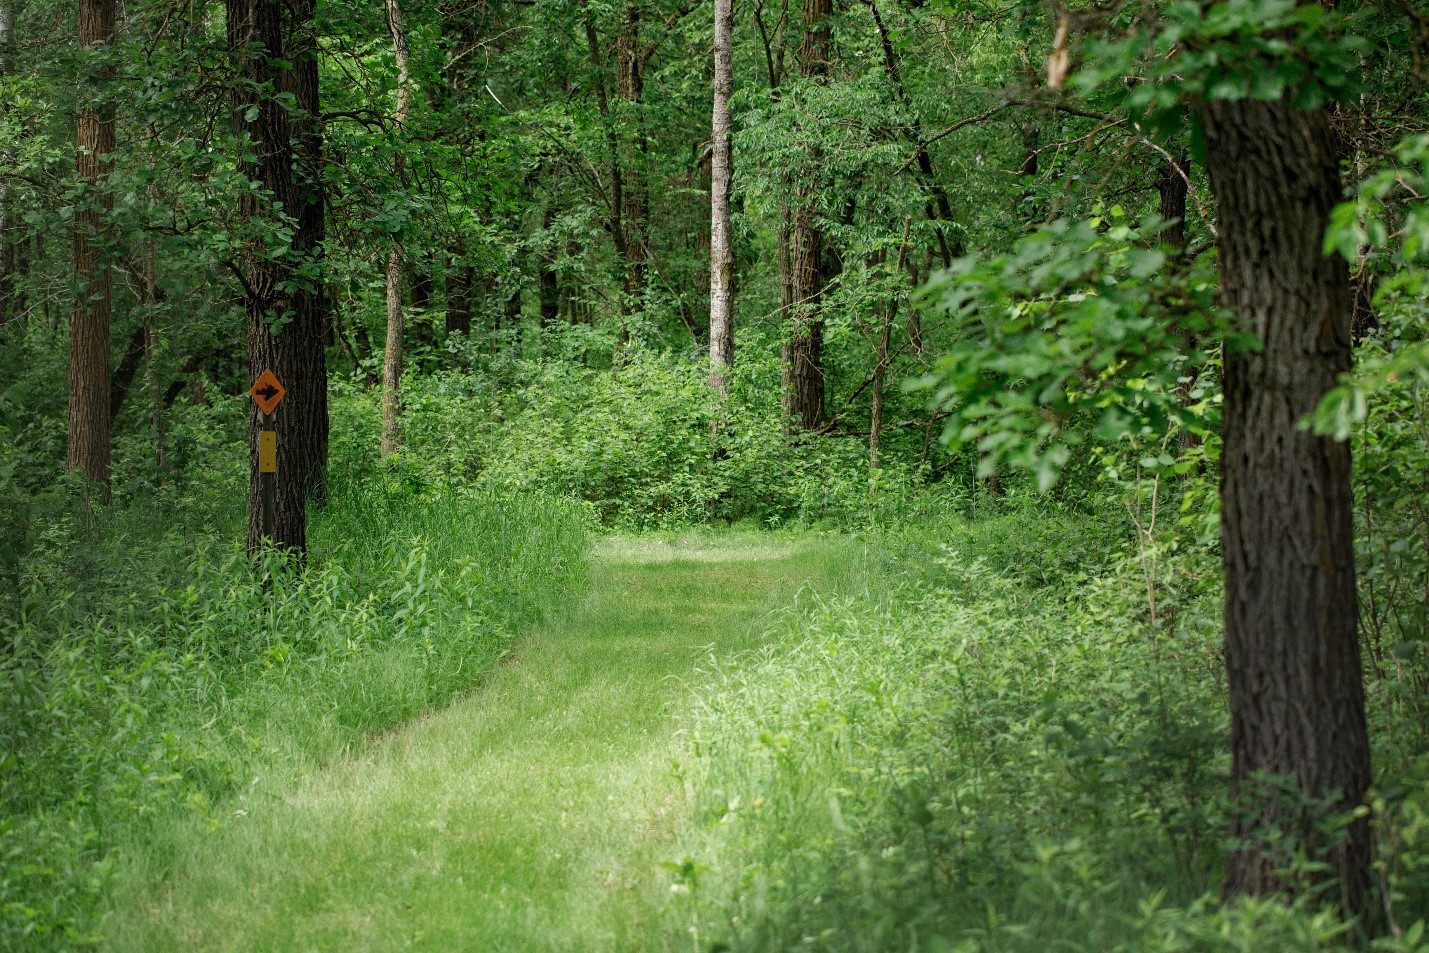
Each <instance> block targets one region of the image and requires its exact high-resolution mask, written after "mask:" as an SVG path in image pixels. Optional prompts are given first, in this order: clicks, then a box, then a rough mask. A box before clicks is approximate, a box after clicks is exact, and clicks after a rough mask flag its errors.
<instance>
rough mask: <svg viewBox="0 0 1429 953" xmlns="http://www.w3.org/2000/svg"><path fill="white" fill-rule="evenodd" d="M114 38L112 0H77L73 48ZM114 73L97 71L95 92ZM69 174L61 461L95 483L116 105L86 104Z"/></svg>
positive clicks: (104, 430) (101, 468) (100, 448)
mask: <svg viewBox="0 0 1429 953" xmlns="http://www.w3.org/2000/svg"><path fill="white" fill-rule="evenodd" d="M113 39H114V0H80V4H79V48H80V49H81V50H92V49H93V48H95V47H102V46H107V45H108V44H109V42H110V41H111V40H113ZM112 78H113V69H112V68H108V67H106V68H104V69H102V70H100V71H99V73H98V75H97V77H96V84H97V86H98V95H99V96H100V97H103V96H105V95H106V93H107V89H106V88H105V87H107V86H108V84H109V83H110V82H111V80H112ZM76 145H77V149H76V152H75V173H76V175H77V176H78V178H79V179H80V181H82V182H84V183H85V185H86V186H87V192H86V195H85V196H84V198H83V199H82V200H81V201H80V202H79V204H78V205H76V207H75V213H74V274H75V282H76V284H77V285H78V286H79V287H80V288H82V289H83V291H82V292H81V296H80V299H79V300H78V301H77V302H75V307H74V311H73V313H72V314H71V317H70V347H69V441H68V450H67V454H66V463H67V464H68V466H69V468H70V469H71V470H74V469H78V470H81V471H83V473H84V475H85V477H86V478H87V479H89V480H90V481H92V482H94V483H108V482H109V452H110V446H109V322H110V313H111V307H112V290H111V280H110V266H109V260H108V257H107V255H106V252H105V250H104V246H105V244H107V242H108V240H109V235H110V232H111V229H110V227H109V224H108V217H109V212H110V210H111V209H113V207H114V200H113V197H112V196H110V195H109V194H108V191H107V180H108V177H109V161H108V156H109V154H110V153H112V152H113V151H114V107H113V105H112V104H111V103H109V102H108V101H107V100H104V99H101V100H100V101H99V102H97V103H95V102H90V103H87V104H86V105H85V106H84V107H83V108H82V109H81V110H80V114H79V120H78V123H77V128H76Z"/></svg>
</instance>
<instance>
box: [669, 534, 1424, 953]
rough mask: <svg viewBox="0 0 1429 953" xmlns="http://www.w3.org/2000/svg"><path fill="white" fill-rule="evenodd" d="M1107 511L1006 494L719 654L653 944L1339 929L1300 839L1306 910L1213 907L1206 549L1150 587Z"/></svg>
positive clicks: (1406, 751)
mask: <svg viewBox="0 0 1429 953" xmlns="http://www.w3.org/2000/svg"><path fill="white" fill-rule="evenodd" d="M1114 526H1115V521H1114V520H1108V519H1107V518H1106V514H1103V515H1102V517H1101V518H1100V519H1098V518H1087V517H1080V518H1077V517H1072V516H1069V515H1065V514H1064V515H1057V514H1055V513H1049V512H1047V511H1045V510H1044V511H1041V512H1038V511H1036V509H1035V508H1033V507H1015V506H1014V507H1013V508H1012V509H1011V511H1010V512H1006V513H1004V514H1003V515H999V516H993V517H990V518H988V519H985V520H982V521H979V522H977V523H971V524H968V523H962V522H960V521H946V520H945V521H944V522H943V523H942V524H941V525H940V526H938V527H936V528H933V529H930V528H929V527H926V526H925V527H922V528H920V529H919V530H917V531H911V532H910V531H905V532H904V533H903V534H902V544H901V545H899V544H897V540H896V539H895V540H894V543H895V545H893V547H892V549H893V551H894V552H898V551H899V550H900V549H901V550H902V552H903V558H902V560H901V562H902V564H903V567H904V569H905V577H906V579H907V581H906V583H905V589H904V590H903V591H902V592H900V593H898V594H897V595H895V596H894V597H892V598H888V597H882V598H879V597H875V598H861V599H840V600H832V601H822V600H815V601H814V602H813V604H811V605H808V606H805V607H803V608H802V609H801V610H799V611H794V612H791V613H790V614H789V615H788V616H787V618H785V619H783V620H781V621H780V622H779V623H777V625H776V630H777V631H778V632H779V633H781V634H779V635H776V637H775V638H773V639H772V640H771V641H772V642H773V643H774V644H776V645H779V644H783V645H786V646H792V647H791V648H785V649H777V650H773V651H770V652H767V653H766V654H765V655H764V656H762V657H761V658H757V659H754V660H745V661H742V662H739V663H735V664H729V665H724V666H722V669H723V672H722V674H723V688H722V690H721V691H719V692H718V693H717V694H715V695H713V696H712V697H711V698H710V699H709V700H708V701H707V702H706V703H705V704H704V705H703V706H702V707H701V708H700V709H699V710H698V711H697V712H696V715H695V719H694V727H693V729H692V732H691V737H690V742H689V748H690V758H691V764H690V765H689V766H687V767H686V769H685V770H687V771H689V772H690V773H691V774H692V775H693V776H695V777H698V779H699V782H698V790H697V793H696V802H697V804H698V820H699V824H698V825H697V826H695V827H693V828H692V829H691V832H690V834H689V836H688V837H687V839H686V844H685V850H686V852H685V853H684V854H683V855H682V856H679V857H676V858H672V859H671V860H670V862H669V863H668V864H667V865H666V866H667V868H668V871H669V889H670V891H671V893H670V899H669V901H668V908H667V914H668V916H667V933H666V940H665V941H663V944H662V945H667V946H668V947H670V948H679V945H678V938H679V937H681V936H683V937H685V939H686V942H689V941H693V946H692V947H691V948H694V949H700V950H709V951H716V950H748V951H763V950H793V949H815V950H837V951H869V953H872V951H884V950H927V951H989V953H993V951H996V953H1004V951H1007V953H1011V951H1021V950H1026V951H1042V950H1048V949H1056V950H1087V951H1091V950H1097V951H1111V950H1118V951H1128V953H1130V951H1152V950H1157V951H1162V950H1164V951H1173V950H1174V951H1193V950H1195V951H1201V950H1204V951H1231V950H1239V951H1251V950H1284V951H1290V950H1296V951H1300V950H1320V949H1340V948H1343V947H1344V946H1345V945H1347V944H1350V943H1352V942H1353V938H1354V936H1355V932H1354V931H1353V930H1352V929H1351V928H1348V927H1346V926H1345V925H1344V924H1342V923H1341V922H1340V921H1339V920H1338V919H1337V918H1336V917H1335V916H1334V915H1333V914H1331V913H1329V912H1327V910H1326V909H1325V907H1326V906H1328V904H1327V903H1326V900H1327V898H1325V897H1324V896H1323V895H1319V894H1317V893H1316V892H1315V891H1314V890H1313V889H1310V887H1309V885H1310V884H1311V883H1313V882H1314V880H1315V878H1314V871H1313V870H1311V869H1309V868H1308V867H1307V866H1306V865H1305V863H1304V860H1303V858H1300V857H1297V855H1296V851H1295V850H1294V846H1293V845H1284V848H1285V849H1284V861H1285V868H1286V870H1287V871H1289V872H1290V876H1291V877H1292V879H1293V880H1295V881H1297V882H1300V883H1301V884H1302V885H1304V886H1305V887H1306V891H1305V892H1304V893H1303V894H1302V895H1301V897H1300V898H1299V900H1298V901H1297V902H1295V903H1293V904H1291V905H1288V906H1287V905H1284V904H1282V903H1281V902H1279V901H1273V902H1241V903H1239V904H1237V905H1235V906H1231V907H1222V906H1221V905H1220V903H1219V881H1220V877H1221V871H1222V869H1223V866H1224V862H1225V856H1226V849H1227V844H1226V837H1225V832H1226V830H1227V829H1228V812H1229V805H1228V803H1227V787H1228V781H1227V777H1228V770H1229V753H1228V750H1227V745H1226V741H1225V739H1226V737H1227V734H1228V730H1229V728H1228V716H1227V712H1226V706H1225V695H1226V689H1225V675H1224V660H1223V658H1222V656H1221V648H1220V628H1219V603H1220V592H1219V581H1218V572H1217V570H1218V568H1219V567H1218V565H1217V563H1218V560H1217V559H1216V558H1215V556H1214V552H1213V551H1211V550H1210V549H1209V548H1208V547H1205V546H1201V547H1191V548H1188V549H1187V550H1185V551H1183V552H1180V553H1177V554H1176V555H1174V556H1173V557H1171V558H1169V559H1166V560H1164V561H1163V563H1162V564H1161V566H1160V569H1159V572H1158V574H1157V575H1156V576H1155V577H1154V579H1153V577H1150V576H1148V575H1147V573H1146V565H1145V557H1146V555H1147V554H1146V551H1145V550H1144V549H1139V548H1137V547H1135V546H1132V545H1129V544H1126V543H1124V544H1123V545H1122V546H1120V547H1119V546H1118V543H1117V536H1118V535H1120V534H1118V533H1116V532H1115V530H1114ZM1122 538H1123V540H1129V537H1122ZM1119 550H1120V551H1119ZM1098 554H1102V555H1098ZM1406 656H1407V653H1404V652H1401V653H1399V659H1400V661H1399V662H1398V663H1396V664H1395V665H1393V666H1391V667H1390V668H1391V669H1392V670H1387V671H1383V672H1381V673H1380V676H1379V677H1376V678H1373V679H1371V682H1370V686H1369V692H1370V705H1371V718H1372V721H1373V723H1374V724H1375V725H1376V726H1377V731H1376V735H1375V737H1376V745H1377V747H1376V769H1377V776H1378V784H1377V789H1376V793H1375V798H1376V802H1375V824H1376V835H1377V839H1378V842H1379V861H1378V867H1377V878H1378V881H1379V887H1380V890H1381V903H1382V910H1383V916H1384V919H1385V924H1384V930H1385V933H1384V936H1383V937H1382V938H1381V939H1378V940H1376V941H1374V948H1375V949H1385V950H1423V949H1429V944H1426V941H1425V935H1424V931H1425V926H1426V923H1425V919H1424V918H1425V915H1426V911H1429V866H1426V865H1425V863H1424V859H1423V858H1424V856H1425V852H1426V849H1429V757H1426V756H1425V751H1426V737H1425V735H1424V733H1423V730H1422V728H1420V729H1418V730H1414V729H1411V728H1410V727H1409V724H1412V723H1413V719H1414V714H1415V709H1416V707H1417V703H1407V698H1408V696H1410V695H1412V694H1414V689H1413V686H1414V685H1415V684H1416V683H1417V680H1418V679H1421V678H1422V670H1420V669H1418V668H1417V667H1415V666H1414V665H1413V664H1406V663H1405V661H1404V659H1405V657H1406ZM1421 701H1422V698H1421ZM1391 725H1393V726H1396V727H1394V728H1391V727H1390V726H1391ZM1324 823H1325V824H1327V825H1329V826H1334V825H1335V824H1336V823H1338V819H1337V818H1334V817H1333V816H1326V817H1325V818H1324Z"/></svg>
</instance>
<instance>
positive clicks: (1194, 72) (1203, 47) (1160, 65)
mask: <svg viewBox="0 0 1429 953" xmlns="http://www.w3.org/2000/svg"><path fill="white" fill-rule="evenodd" d="M1128 26H1129V29H1127V30H1126V32H1125V34H1124V35H1111V36H1098V37H1096V38H1095V39H1093V40H1091V41H1090V42H1088V43H1087V44H1086V48H1085V50H1084V51H1083V55H1084V56H1085V65H1084V66H1083V67H1082V68H1081V69H1079V70H1078V72H1077V73H1076V75H1075V77H1074V78H1073V84H1074V86H1075V88H1077V90H1078V91H1079V92H1081V93H1082V94H1083V95H1096V94H1099V93H1102V94H1105V95H1109V96H1111V97H1112V98H1113V99H1115V100H1118V101H1119V102H1120V104H1121V105H1122V107H1123V108H1125V109H1126V110H1127V111H1128V112H1129V113H1130V114H1131V116H1132V117H1133V118H1135V119H1137V120H1139V121H1141V122H1143V123H1146V124H1147V125H1148V126H1149V127H1151V128H1155V129H1160V130H1174V129H1176V128H1177V127H1179V126H1180V124H1181V120H1182V117H1183V115H1184V112H1185V110H1186V109H1187V108H1189V107H1192V106H1194V105H1195V104H1196V103H1198V102H1202V101H1205V100H1210V99H1247V98H1249V99H1258V100H1278V99H1281V98H1282V97H1286V96H1288V97H1289V100H1290V102H1291V103H1293V104H1294V105H1295V106H1296V107H1297V108H1299V109H1314V108H1316V107H1318V106H1320V105H1322V104H1324V103H1326V102H1334V101H1344V100H1347V99H1349V98H1350V97H1351V96H1352V94H1353V93H1355V92H1356V91H1357V90H1358V89H1359V75H1360V69H1359V67H1360V60H1361V57H1362V56H1363V55H1364V54H1365V53H1366V52H1367V51H1368V50H1369V49H1370V44H1369V42H1368V41H1367V40H1366V39H1365V38H1364V37H1362V36H1359V35H1357V34H1356V33H1352V32H1347V31H1346V29H1345V26H1346V24H1345V21H1344V17H1343V15H1342V14H1340V13H1338V12H1336V11H1335V10H1334V9H1332V8H1327V7H1325V6H1322V5H1320V4H1317V3H1307V4H1303V5H1300V4H1297V3H1296V2H1295V0H1228V2H1223V3H1215V4H1210V5H1207V4H1203V3H1201V2H1199V0H1176V2H1171V3H1166V4H1162V5H1157V6H1155V7H1148V8H1146V9H1145V10H1144V11H1143V15H1142V16H1140V17H1137V18H1136V19H1135V20H1134V21H1133V22H1132V23H1131V24H1129V25H1128ZM1128 76H1135V77H1137V78H1138V79H1139V82H1137V83H1134V84H1132V83H1126V82H1125V81H1124V80H1125V78H1126V77H1128Z"/></svg>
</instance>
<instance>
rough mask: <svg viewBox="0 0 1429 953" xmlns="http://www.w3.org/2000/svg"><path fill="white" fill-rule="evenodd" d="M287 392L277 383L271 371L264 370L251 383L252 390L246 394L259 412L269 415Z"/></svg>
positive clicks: (275, 376)
mask: <svg viewBox="0 0 1429 953" xmlns="http://www.w3.org/2000/svg"><path fill="white" fill-rule="evenodd" d="M287 392H288V391H287V389H286V388H284V387H283V385H282V384H280V383H279V382H278V376H277V375H276V374H274V373H273V372H272V371H271V370H264V371H263V373H262V374H259V375H258V379H257V380H256V381H254V382H253V388H252V389H251V390H249V391H248V394H249V396H250V397H252V398H253V402H254V403H255V404H257V405H258V409H259V410H261V411H263V413H265V414H271V413H272V412H273V411H274V410H276V409H277V407H278V404H280V403H281V402H282V400H283V395H284V394H286V393H287Z"/></svg>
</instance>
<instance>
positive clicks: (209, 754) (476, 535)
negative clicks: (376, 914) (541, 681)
mask: <svg viewBox="0 0 1429 953" xmlns="http://www.w3.org/2000/svg"><path fill="white" fill-rule="evenodd" d="M235 496H236V494H235ZM183 514H184V516H185V517H187V519H175V517H174V515H173V513H172V512H166V511H165V510H164V509H163V508H162V507H157V506H140V505H130V506H128V507H125V508H120V509H117V510H116V511H114V512H113V513H88V514H86V513H84V512H83V511H80V512H77V513H74V514H71V515H70V516H68V517H67V518H64V519H58V520H53V521H52V522H51V523H50V524H49V527H48V529H47V530H46V532H45V533H44V535H43V537H42V538H41V539H39V540H38V541H36V542H35V544H34V545H33V546H32V547H31V549H30V551H29V552H28V553H27V555H26V557H25V560H24V563H23V569H22V570H21V571H20V572H19V574H18V579H19V592H18V594H17V597H16V600H15V606H14V610H13V611H12V612H10V613H7V617H6V618H5V619H4V620H3V622H0V641H3V642H4V645H5V652H4V653H3V656H0V947H4V948H5V949H37V950H39V949H44V950H51V949H61V948H67V947H70V946H80V945H87V944H89V943H93V942H97V941H98V937H97V935H95V934H94V933H93V923H94V919H93V918H94V915H95V913H96V902H97V899H98V897H99V896H100V895H101V893H102V891H103V890H104V881H105V878H106V876H108V873H109V870H110V866H111V860H112V857H113V853H112V852H113V850H114V849H115V848H116V847H119V846H122V845H123V844H124V843H126V842H128V841H132V840H133V839H136V838H142V837H143V829H144V825H145V824H146V823H148V822H149V821H150V820H151V819H153V818H157V817H160V816H162V815H164V814H166V813H172V812H175V811H184V812H194V813H197V814H198V815H200V816H202V817H204V818H206V819H207V820H208V822H209V823H210V824H212V825H215V826H216V825H219V824H223V823H225V822H226V820H227V819H228V817H229V814H230V810H229V809H225V807H224V804H225V796H226V795H228V794H230V793H232V792H233V791H234V790H235V789H236V788H237V787H238V786H240V785H248V786H251V785H258V784H262V785H265V786H273V785H277V784H280V783H281V781H282V779H283V778H284V777H287V776H290V775H291V773H292V772H294V771H296V770H300V769H301V768H302V767H303V766H304V765H312V764H314V763H321V762H323V761H325V760H328V759H331V758H333V757H334V756H337V755H339V754H341V753H343V752H346V751H349V750H352V749H354V748H358V747H360V746H361V745H362V744H363V742H364V740H365V739H367V738H369V737H371V736H372V735H374V734H375V733H378V732H381V731H384V730H386V729H389V728H391V727H393V726H396V725H399V724H402V723H403V722H406V721H408V720H410V719H412V718H415V717H417V716H419V715H421V714H423V713H425V712H427V711H430V710H432V709H433V708H435V707H438V706H440V705H442V704H444V703H446V702H447V701H448V700H449V699H451V698H452V697H453V696H454V695H455V694H456V693H458V692H460V691H462V690H464V689H468V688H470V687H471V686H472V685H473V684H475V683H476V682H477V681H478V680H479V679H480V678H481V676H482V675H483V674H485V673H486V672H488V671H489V670H490V668H491V666H492V665H493V664H495V663H496V662H497V660H498V659H500V657H501V656H502V655H503V654H504V652H505V651H506V647H507V645H508V644H509V641H510V639H511V638H512V636H513V635H514V634H515V633H516V632H518V631H520V630H521V628H522V627H524V626H526V625H528V624H530V623H531V622H533V621H534V620H535V619H536V618H538V617H539V616H541V615H542V614H543V613H544V612H546V611H548V610H549V609H550V608H551V607H552V606H553V605H555V604H558V603H559V602H560V601H561V600H562V599H565V598H569V596H570V595H571V594H572V593H574V592H576V591H578V589H579V585H580V580H581V578H582V566H583V554H584V549H585V526H586V520H585V518H584V515H583V514H582V512H581V511H580V509H579V508H578V507H576V506H573V505H571V504H567V503H561V502H559V501H555V502H553V501H550V500H546V499H541V498H536V497H530V496H507V497H502V498H500V499H497V498H495V497H493V496H491V495H490V494H488V493H482V492H478V491H471V492H464V493H459V492H455V491H453V492H449V493H446V494H441V495H431V496H419V495H416V494H413V493H410V492H407V491H405V490H403V489H402V488H400V487H396V488H391V487H384V486H383V485H381V484H376V485H367V486H365V487H362V488H355V487H354V488H347V489H343V488H338V489H337V491H336V492H335V495H334V498H333V499H332V501H331V503H330V504H329V505H328V507H327V508H326V509H325V510H324V511H323V512H322V513H321V514H320V515H318V516H317V518H316V519H315V520H314V525H313V527H312V529H313V537H314V542H313V554H312V557H311V560H310V563H309V565H308V566H307V567H306V568H305V569H303V570H302V571H294V570H293V568H292V567H291V566H288V565H286V564H285V563H284V562H283V561H282V560H281V559H279V558H276V557H275V558H273V559H270V560H265V561H261V562H259V563H257V564H254V563H253V562H251V561H250V560H249V559H248V558H247V557H246V556H245V554H244V553H243V551H242V547H241V543H238V542H235V539H236V538H237V537H238V536H240V534H241V526H242V523H241V513H236V512H234V511H232V510H231V508H225V507H224V506H223V505H221V503H218V502H214V503H213V505H212V506H211V507H210V508H209V510H208V511H207V512H206V513H205V514H203V515H202V516H200V515H199V514H198V513H196V512H195V510H194V509H193V508H192V503H191V504H190V508H189V509H187V510H184V511H183ZM235 517H237V518H236V519H235ZM195 523H196V524H197V525H195Z"/></svg>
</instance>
